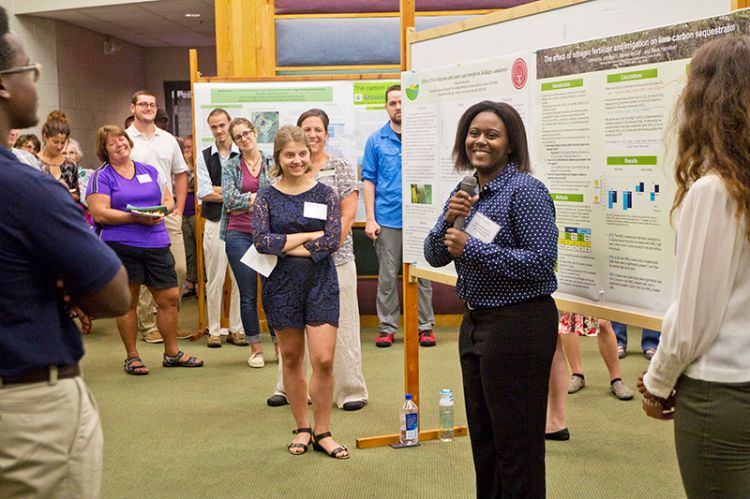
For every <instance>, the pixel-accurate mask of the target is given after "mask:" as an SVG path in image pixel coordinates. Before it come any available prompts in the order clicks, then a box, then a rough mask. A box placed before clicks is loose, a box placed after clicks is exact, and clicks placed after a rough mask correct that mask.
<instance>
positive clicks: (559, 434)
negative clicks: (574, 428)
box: [544, 428, 570, 441]
mask: <svg viewBox="0 0 750 499" xmlns="http://www.w3.org/2000/svg"><path fill="white" fill-rule="evenodd" d="M544 439H545V440H559V441H565V440H570V432H569V431H568V429H567V428H563V429H562V430H559V431H553V432H551V433H545V434H544Z"/></svg>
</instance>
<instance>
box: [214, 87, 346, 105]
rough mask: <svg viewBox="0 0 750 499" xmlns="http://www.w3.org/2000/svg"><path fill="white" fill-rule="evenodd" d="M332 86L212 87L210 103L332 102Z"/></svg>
mask: <svg viewBox="0 0 750 499" xmlns="http://www.w3.org/2000/svg"><path fill="white" fill-rule="evenodd" d="M332 101H333V87H297V88H293V87H267V88H213V89H211V103H212V104H230V103H237V102H240V103H244V102H332Z"/></svg>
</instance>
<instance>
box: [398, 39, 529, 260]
mask: <svg viewBox="0 0 750 499" xmlns="http://www.w3.org/2000/svg"><path fill="white" fill-rule="evenodd" d="M534 66H535V65H534V57H533V55H532V54H531V53H526V54H518V55H514V56H507V57H502V58H497V59H488V60H485V61H477V62H473V63H470V64H461V65H459V66H451V67H447V68H443V69H436V70H432V71H420V72H419V73H414V72H404V73H403V74H402V76H401V80H402V88H403V91H402V93H401V101H402V106H403V172H402V188H403V208H404V226H403V229H404V230H403V238H404V241H403V242H404V245H403V251H404V261H405V262H410V263H412V262H415V263H416V264H417V266H418V267H421V268H431V267H430V265H429V264H428V263H427V262H426V261H425V259H424V252H423V243H424V239H425V237H426V236H427V234H428V232H429V231H430V229H432V227H433V226H434V225H435V221H436V220H437V218H438V216H439V215H440V213H442V210H443V207H444V206H445V202H446V201H447V200H448V196H449V194H450V193H451V191H452V190H453V189H454V188H455V187H456V185H457V184H458V183H459V182H460V180H461V178H463V176H464V175H465V174H463V175H459V174H457V173H455V172H454V171H453V160H452V151H453V145H454V144H453V143H454V141H455V136H456V127H457V124H458V120H459V118H460V117H461V115H462V114H463V112H464V111H465V110H466V109H467V108H468V107H469V106H471V105H472V104H476V103H477V102H479V101H482V100H494V101H504V102H507V103H509V104H511V105H512V106H513V107H515V108H516V109H517V110H518V112H519V113H520V114H521V117H522V118H523V119H524V122H525V123H526V124H527V125H526V126H527V128H528V122H529V119H530V110H531V96H532V83H531V82H532V81H533V80H534V75H533V73H534V69H535V67H534ZM441 271H443V272H446V273H449V274H453V275H455V269H454V268H453V265H452V264H451V266H450V267H447V268H444V269H441Z"/></svg>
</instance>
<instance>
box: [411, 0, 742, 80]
mask: <svg viewBox="0 0 750 499" xmlns="http://www.w3.org/2000/svg"><path fill="white" fill-rule="evenodd" d="M730 11H731V1H730V0H627V1H626V0H591V1H589V2H584V3H581V4H576V5H572V6H570V7H564V8H561V9H556V10H552V11H547V12H543V13H541V14H536V15H532V16H527V17H523V18H519V19H513V20H511V21H507V22H503V23H497V24H492V25H488V26H483V27H481V28H476V29H472V30H468V31H463V32H460V33H456V34H453V35H448V36H444V37H441V38H435V39H431V40H424V41H422V42H419V43H415V44H412V46H411V47H412V49H411V55H412V59H411V60H412V68H411V69H414V70H424V69H431V68H437V67H440V66H446V65H449V64H459V63H462V62H466V61H474V60H478V59H486V58H488V57H493V56H499V55H504V54H513V53H515V52H523V51H528V50H536V49H539V48H548V47H555V46H558V45H565V44H568V43H575V42H580V41H584V40H591V39H596V38H604V37H607V36H612V35H618V34H622V33H628V32H631V31H639V30H642V29H648V28H654V27H658V26H664V25H668V24H674V23H678V22H680V21H693V20H696V19H701V18H704V17H711V16H716V15H721V14H726V13H727V12H730Z"/></svg>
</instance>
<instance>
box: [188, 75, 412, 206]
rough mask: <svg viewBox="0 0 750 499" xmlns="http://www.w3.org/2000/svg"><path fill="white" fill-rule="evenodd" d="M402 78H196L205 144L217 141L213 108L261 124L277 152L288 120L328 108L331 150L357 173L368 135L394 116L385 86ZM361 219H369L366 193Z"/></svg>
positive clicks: (200, 141)
mask: <svg viewBox="0 0 750 499" xmlns="http://www.w3.org/2000/svg"><path fill="white" fill-rule="evenodd" d="M394 83H398V81H390V80H334V81H285V82H247V83H242V82H226V83H223V82H222V83H196V84H195V88H194V90H195V91H194V109H195V111H194V116H195V130H196V136H197V137H196V138H197V140H196V144H197V146H198V147H199V150H202V149H205V148H206V147H209V146H210V145H211V144H212V143H213V137H212V136H211V130H210V129H209V127H208V123H207V119H208V114H209V113H210V112H211V111H212V110H213V109H216V108H222V109H226V110H227V111H228V112H229V114H230V115H231V116H232V117H233V118H236V117H240V116H241V117H244V118H247V119H249V120H250V121H251V122H252V123H253V124H254V125H255V127H256V128H257V130H258V146H259V147H260V149H261V150H262V151H263V152H264V153H265V154H267V155H269V156H270V155H272V154H273V139H274V137H275V135H276V132H277V131H278V129H279V128H280V127H282V126H284V125H295V124H296V123H297V118H298V117H299V115H300V114H302V113H303V112H305V111H307V110H308V109H311V108H320V109H323V110H324V111H325V112H326V114H328V118H329V119H330V123H329V126H328V135H329V139H328V145H327V151H328V153H329V154H331V155H332V156H338V157H342V158H344V159H346V160H347V161H348V162H349V164H351V165H352V168H353V169H354V170H355V171H354V174H355V175H356V177H357V179H359V178H360V172H361V169H362V167H361V165H362V154H363V152H364V148H365V142H366V141H367V137H369V135H370V134H371V133H372V132H374V131H375V130H377V129H378V128H380V127H382V126H383V124H384V123H386V122H387V121H388V114H387V113H386V112H385V108H384V105H385V90H386V89H387V88H388V87H389V86H390V85H392V84H394ZM359 204H360V206H359V210H358V213H357V220H364V219H365V216H364V208H363V203H362V196H360V202H359Z"/></svg>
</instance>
